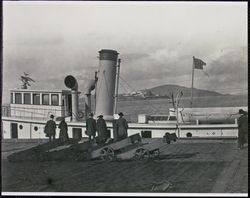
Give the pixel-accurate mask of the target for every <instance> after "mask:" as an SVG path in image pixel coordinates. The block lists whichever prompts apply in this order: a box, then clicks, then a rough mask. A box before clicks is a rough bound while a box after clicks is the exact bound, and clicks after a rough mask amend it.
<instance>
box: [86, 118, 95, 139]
mask: <svg viewBox="0 0 250 198" xmlns="http://www.w3.org/2000/svg"><path fill="white" fill-rule="evenodd" d="M93 116H94V115H93V113H90V114H89V118H88V119H87V120H86V135H88V136H89V140H91V137H93V140H94V139H95V135H96V120H95V119H94V118H93Z"/></svg>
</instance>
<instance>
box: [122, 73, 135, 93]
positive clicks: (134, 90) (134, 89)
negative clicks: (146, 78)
mask: <svg viewBox="0 0 250 198" xmlns="http://www.w3.org/2000/svg"><path fill="white" fill-rule="evenodd" d="M120 78H121V80H123V81H124V82H125V83H126V84H127V85H128V87H130V88H131V89H132V90H133V91H136V89H135V88H133V87H132V86H131V85H130V84H128V82H127V81H126V80H124V79H123V78H122V77H121V75H120Z"/></svg>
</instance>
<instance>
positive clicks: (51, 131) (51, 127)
mask: <svg viewBox="0 0 250 198" xmlns="http://www.w3.org/2000/svg"><path fill="white" fill-rule="evenodd" d="M44 133H45V134H46V137H49V141H50V142H51V137H53V141H54V140H55V136H56V123H55V121H54V115H50V120H48V121H47V123H46V125H45V128H44Z"/></svg>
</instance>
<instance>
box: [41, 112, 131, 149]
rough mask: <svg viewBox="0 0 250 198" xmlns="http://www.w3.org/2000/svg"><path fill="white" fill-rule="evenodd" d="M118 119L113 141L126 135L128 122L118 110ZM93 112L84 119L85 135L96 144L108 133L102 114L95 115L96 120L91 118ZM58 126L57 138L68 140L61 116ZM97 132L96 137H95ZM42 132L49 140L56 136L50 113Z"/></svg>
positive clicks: (64, 123)
mask: <svg viewBox="0 0 250 198" xmlns="http://www.w3.org/2000/svg"><path fill="white" fill-rule="evenodd" d="M118 115H119V119H118V120H116V121H115V123H114V130H113V131H114V139H115V141H118V140H122V139H125V138H127V137H128V132H127V130H128V123H127V120H126V119H125V118H123V116H124V115H123V113H122V112H120V113H119V114H118ZM93 116H94V115H93V113H90V114H89V118H88V119H87V120H86V135H88V137H89V140H90V141H96V142H97V143H98V144H100V145H102V144H104V143H105V142H106V141H107V140H108V138H110V135H109V133H108V130H107V124H106V121H105V120H104V119H103V115H99V116H97V118H98V119H97V120H95V119H94V118H93ZM58 128H59V129H60V134H59V139H60V140H61V141H62V142H64V143H65V142H68V140H69V136H68V125H67V123H66V122H65V119H64V118H63V119H62V121H61V122H60V123H59V125H58ZM96 132H97V138H96ZM44 133H45V134H46V137H49V141H50V142H51V140H52V139H53V141H54V140H55V136H56V123H55V121H54V115H50V120H48V121H47V123H46V125H45V128H44Z"/></svg>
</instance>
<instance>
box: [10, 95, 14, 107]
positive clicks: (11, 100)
mask: <svg viewBox="0 0 250 198" xmlns="http://www.w3.org/2000/svg"><path fill="white" fill-rule="evenodd" d="M13 102H14V101H13V93H11V94H10V103H11V104H13Z"/></svg>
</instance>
